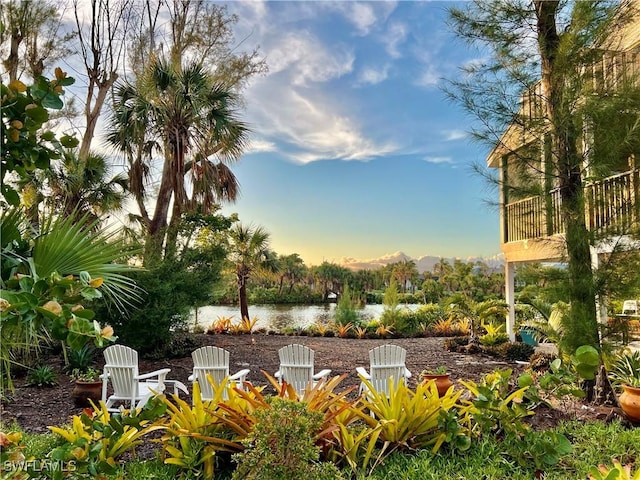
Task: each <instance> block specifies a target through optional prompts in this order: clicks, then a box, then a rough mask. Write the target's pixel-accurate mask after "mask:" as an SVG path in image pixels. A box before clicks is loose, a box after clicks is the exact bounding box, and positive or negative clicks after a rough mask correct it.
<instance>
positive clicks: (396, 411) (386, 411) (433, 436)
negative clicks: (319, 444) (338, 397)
mask: <svg viewBox="0 0 640 480" xmlns="http://www.w3.org/2000/svg"><path fill="white" fill-rule="evenodd" d="M363 382H364V383H365V385H367V387H368V388H369V390H368V393H367V395H366V396H364V397H363V399H362V404H363V405H364V406H365V408H366V409H368V410H369V411H370V412H371V416H370V417H368V418H366V417H365V418H363V420H364V421H365V422H366V423H367V424H368V425H369V426H370V427H372V428H375V427H376V424H379V425H381V426H382V429H381V431H380V441H382V442H384V445H383V447H382V449H383V452H384V455H389V454H390V453H391V452H393V451H395V450H398V449H407V448H410V449H412V448H426V447H431V451H432V452H434V453H435V452H437V451H438V450H439V449H440V447H441V446H442V444H443V443H444V442H445V441H447V439H448V438H450V437H449V436H448V435H447V432H446V431H444V430H443V429H442V428H441V424H440V419H441V415H443V414H446V413H447V412H449V411H451V410H455V409H457V408H459V406H460V405H459V404H458V403H457V402H458V399H459V398H460V396H461V395H462V391H457V392H456V391H454V390H453V389H450V390H449V391H447V392H446V393H445V394H444V395H442V396H439V395H438V389H437V387H436V385H435V382H428V383H425V384H418V385H417V386H416V389H415V391H413V390H411V389H410V388H409V387H407V385H406V384H405V382H404V381H402V380H401V381H399V382H394V380H393V378H390V379H389V393H388V395H387V394H386V393H383V392H377V391H376V390H375V389H374V388H373V385H371V383H370V382H368V381H367V380H366V379H363ZM462 423H464V422H462Z"/></svg>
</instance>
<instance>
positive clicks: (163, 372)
mask: <svg viewBox="0 0 640 480" xmlns="http://www.w3.org/2000/svg"><path fill="white" fill-rule="evenodd" d="M170 371H171V369H170V368H162V369H160V370H154V371H153V372H149V373H143V374H142V375H136V376H135V377H133V378H135V379H136V380H146V379H147V378H153V377H158V378H161V379H162V380H164V377H166V376H167V373H169V372H170Z"/></svg>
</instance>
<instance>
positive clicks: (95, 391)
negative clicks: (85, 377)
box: [71, 380, 102, 407]
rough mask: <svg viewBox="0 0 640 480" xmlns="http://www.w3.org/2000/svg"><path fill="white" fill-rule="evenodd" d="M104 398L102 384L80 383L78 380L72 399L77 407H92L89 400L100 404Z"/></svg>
mask: <svg viewBox="0 0 640 480" xmlns="http://www.w3.org/2000/svg"><path fill="white" fill-rule="evenodd" d="M101 397H102V382H101V381H100V382H80V381H78V380H76V386H75V387H73V391H72V392H71V398H73V403H75V405H76V406H77V407H90V406H91V404H90V403H89V400H93V402H94V403H96V404H97V403H98V402H99V401H100V399H101Z"/></svg>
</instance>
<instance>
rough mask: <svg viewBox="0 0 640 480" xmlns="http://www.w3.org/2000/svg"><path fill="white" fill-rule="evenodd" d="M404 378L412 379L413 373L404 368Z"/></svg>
mask: <svg viewBox="0 0 640 480" xmlns="http://www.w3.org/2000/svg"><path fill="white" fill-rule="evenodd" d="M404 378H411V372H410V371H409V369H408V368H407V367H404Z"/></svg>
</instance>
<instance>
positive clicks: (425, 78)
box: [414, 66, 442, 87]
mask: <svg viewBox="0 0 640 480" xmlns="http://www.w3.org/2000/svg"><path fill="white" fill-rule="evenodd" d="M441 77H442V75H441V74H440V73H438V71H437V70H436V69H435V68H434V67H433V66H427V67H426V69H425V70H423V71H422V73H421V74H420V76H418V78H416V80H415V82H414V83H415V84H416V85H418V86H420V87H435V86H437V85H438V83H440V78H441Z"/></svg>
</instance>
